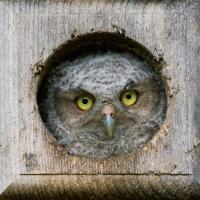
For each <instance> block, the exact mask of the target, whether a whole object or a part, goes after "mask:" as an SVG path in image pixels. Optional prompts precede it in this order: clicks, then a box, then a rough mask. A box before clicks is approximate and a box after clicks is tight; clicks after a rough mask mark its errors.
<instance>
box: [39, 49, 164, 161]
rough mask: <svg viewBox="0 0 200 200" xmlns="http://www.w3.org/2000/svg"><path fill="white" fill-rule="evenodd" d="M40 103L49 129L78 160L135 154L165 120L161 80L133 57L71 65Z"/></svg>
mask: <svg viewBox="0 0 200 200" xmlns="http://www.w3.org/2000/svg"><path fill="white" fill-rule="evenodd" d="M42 91H43V94H44V95H42V98H41V99H40V101H39V106H40V111H41V115H42V118H43V120H44V122H45V124H46V125H47V127H48V129H49V130H50V132H51V133H52V134H54V136H55V137H56V138H57V140H58V141H59V143H60V144H62V145H64V146H65V147H66V149H67V151H68V152H69V153H70V154H73V155H84V156H90V157H94V158H108V157H110V156H118V155H122V154H126V153H130V152H133V151H135V150H137V149H138V148H140V147H143V146H144V144H145V143H146V142H147V141H148V140H149V139H150V138H151V137H152V135H153V134H154V133H155V132H156V131H157V130H158V128H159V126H160V124H161V123H162V121H163V120H164V116H165V108H166V100H165V91H164V87H163V84H162V81H161V80H160V78H159V77H158V75H157V74H156V73H155V72H154V71H153V69H152V68H151V67H149V66H148V65H147V63H145V62H144V61H142V60H140V59H139V58H137V57H135V56H133V55H129V54H118V53H111V52H109V53H104V54H103V53H98V54H96V55H90V56H85V57H82V58H78V59H76V60H75V61H72V62H69V61H66V62H65V63H63V64H62V65H60V66H57V67H55V68H54V69H52V70H51V71H50V72H49V74H48V75H47V78H46V79H45V80H44V81H43V89H42Z"/></svg>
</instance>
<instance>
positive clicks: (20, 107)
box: [0, 0, 200, 199]
mask: <svg viewBox="0 0 200 200" xmlns="http://www.w3.org/2000/svg"><path fill="white" fill-rule="evenodd" d="M199 11H200V1H199V0H195V1H191V0H186V1H183V0H182V1H181V0H178V1H170V2H169V1H155V0H154V1H153V0H152V1H151V0H149V1H147V0H142V1H136V0H133V1H128V0H124V1H120V0H89V1H88V0H71V1H70V0H68V1H64V0H57V1H53V0H42V1H39V0H30V1H25V0H21V1H20V0H18V1H12V0H0V158H1V162H0V174H1V176H0V192H1V191H3V190H4V189H5V188H6V187H7V186H8V185H9V184H10V183H11V182H13V180H14V179H15V177H17V176H20V174H21V176H20V177H21V178H19V179H18V182H17V186H16V187H17V188H18V189H16V190H15V189H14V188H15V183H16V182H14V183H13V185H12V186H11V187H10V189H9V190H8V191H9V192H8V193H9V195H11V193H12V191H13V195H14V196H13V197H12V198H14V199H17V198H18V199H20V198H22V199H23V197H22V195H21V197H15V195H17V194H18V193H19V194H20V193H21V192H20V191H23V188H27V190H28V191H29V190H32V189H31V187H32V186H34V187H36V188H38V187H40V186H41V187H44V188H47V186H45V185H46V183H47V182H46V180H45V179H46V178H47V179H49V180H54V181H55V182H56V183H55V184H57V186H56V187H55V188H57V187H62V190H65V191H68V190H67V189H65V187H66V188H67V187H68V183H69V182H70V181H72V183H73V184H75V186H74V187H73V189H72V190H74V191H75V190H76V189H77V188H78V189H77V191H79V192H80V191H81V187H79V186H80V185H79V183H78V182H77V181H76V180H79V179H81V181H82V183H84V187H85V189H86V187H88V188H87V189H86V190H90V189H89V188H92V186H90V183H89V181H90V180H92V181H93V175H94V179H95V177H99V176H100V175H103V176H102V177H106V178H100V179H95V181H96V182H95V181H94V187H95V188H96V189H94V190H92V189H91V191H93V192H94V193H95V194H96V192H97V193H101V192H100V191H103V190H106V188H107V187H111V189H108V190H109V191H110V192H111V193H112V191H115V190H114V189H113V188H115V187H116V188H118V189H119V191H122V193H121V196H123V195H124V193H125V192H124V191H125V190H124V189H123V187H124V186H123V187H122V185H120V183H119V184H118V182H117V181H115V178H114V177H118V176H119V177H120V178H119V180H122V181H123V182H124V181H125V182H126V187H128V188H129V189H130V191H132V190H133V191H132V192H133V193H134V195H135V196H137V195H138V193H139V192H140V196H141V197H142V194H143V193H144V195H145V194H148V193H149V191H150V188H151V187H153V188H154V189H152V191H154V190H155V191H156V192H155V195H154V193H153V192H152V197H153V196H155V198H157V199H159V198H161V197H163V196H164V195H165V192H164V191H165V190H168V189H169V190H170V191H172V193H173V194H174V193H175V194H174V195H175V196H176V195H182V194H179V193H180V191H181V190H180V191H178V190H177V191H175V190H174V187H175V185H174V184H168V183H167V180H168V179H166V178H164V179H163V176H165V177H170V179H171V180H174V181H175V182H176V180H177V187H179V186H180V188H181V187H182V185H184V184H185V182H187V181H185V179H188V180H191V179H192V181H190V182H189V183H191V184H189V183H188V184H186V186H184V187H185V188H188V189H185V190H184V191H185V193H183V194H184V195H186V196H187V197H188V198H189V195H190V193H192V192H191V190H190V186H191V185H192V187H193V181H194V182H195V187H197V186H198V184H199V181H200V175H199V174H200V173H199V169H200V167H199V166H200V163H199V156H200V150H199V146H200V145H199V141H200V140H199V139H200V137H199V135H200V132H199V130H200V125H199V124H200V121H199V119H200V111H199V108H200V103H199V102H200V96H199V92H200V79H199V75H200V70H199V69H200V64H199V63H200V50H199V49H200V46H199V41H200V14H199V13H200V12H199ZM95 31H98V32H101V31H102V32H114V33H116V32H117V33H122V32H123V34H125V36H127V37H130V38H132V39H134V40H136V41H137V42H139V43H141V44H142V45H144V46H145V47H146V48H147V49H148V50H149V51H150V52H152V54H153V55H154V56H155V57H156V58H157V60H160V61H165V64H164V67H163V69H162V71H161V74H162V76H163V77H164V78H165V80H166V82H167V91H168V111H167V117H166V120H165V123H164V124H163V126H162V127H161V129H160V131H159V132H158V133H157V134H156V135H155V137H154V138H153V139H152V140H151V141H150V142H149V143H148V144H147V145H146V146H145V148H143V149H142V150H141V151H139V152H138V153H137V154H129V155H127V156H123V157H118V158H111V159H107V160H95V159H90V158H85V157H74V156H70V155H68V154H67V153H66V151H65V150H64V149H63V148H62V147H60V146H59V145H57V142H56V140H55V139H54V138H53V137H52V135H51V134H50V133H49V132H48V131H47V129H46V128H45V126H44V124H43V122H42V121H41V118H40V115H39V113H38V108H37V102H36V92H37V87H38V82H39V78H40V76H39V75H38V74H40V73H37V72H38V70H43V69H42V67H43V63H44V62H45V60H46V59H47V58H48V56H49V55H51V53H52V52H53V51H54V50H55V48H57V47H58V46H59V45H61V44H62V43H64V42H66V41H68V40H70V39H72V38H74V37H77V36H78V35H80V34H86V33H91V32H95ZM31 175H35V176H31ZM39 175H41V176H39ZM45 175H46V176H47V177H46V176H45ZM53 175H57V176H59V178H58V179H57V178H55V179H54V177H57V176H53ZM62 175H63V178H62ZM67 175H69V176H67ZM111 175H113V176H111ZM122 175H124V176H122ZM129 175H130V180H133V181H130V184H129V182H128V180H129ZM145 175H146V176H145ZM150 175H151V176H153V177H154V176H155V177H156V178H157V177H158V179H159V181H157V179H154V178H152V179H149V177H151V176H150ZM52 176H53V177H52ZM45 177H46V178H45ZM112 177H113V178H112ZM122 177H123V178H122ZM138 177H140V178H138ZM142 177H144V178H142ZM183 177H184V178H183ZM38 178H39V181H38ZM65 178H66V183H64V184H63V185H62V186H60V183H61V182H62V181H61V180H63V179H65ZM107 179H108V180H109V181H107ZM135 179H139V182H140V184H141V186H140V187H137V183H136V182H134V181H135ZM97 180H99V181H102V182H101V184H103V186H102V185H101V188H102V190H98V184H97V182H98V181H97ZM117 180H118V179H117ZM26 181H28V183H29V184H28V185H27V187H25V185H24V184H26ZM60 181H61V182H60ZM84 181H85V182H84ZM107 183H108V184H107ZM111 183H112V184H113V185H112V184H111ZM77 184H78V185H77ZM106 184H107V185H106ZM160 184H162V186H163V188H164V189H159V187H160ZM111 185H112V186H111ZM70 187H72V185H71V186H70ZM121 187H122V188H121ZM55 188H54V187H50V188H49V195H51V190H52V195H54V194H55V192H56V191H55V190H57V189H55ZM25 190H26V189H25ZM44 190H46V189H44ZM97 190H98V191H97ZM194 191H196V190H194ZM33 193H34V192H33ZM40 193H44V191H40V190H38V191H37V192H35V194H34V195H35V196H37V198H36V197H35V199H39V198H40ZM66 193H67V192H66ZM71 193H72V191H70V190H69V195H70V194H71ZM105 193H106V191H105ZM58 194H59V191H58ZM58 194H56V195H58ZM42 195H43V194H41V196H42ZM71 195H72V196H73V195H74V194H71ZM77 195H78V194H77ZM184 195H183V196H184ZM97 196H98V195H97ZM119 196H120V195H119ZM73 198H74V196H73ZM166 198H167V197H166ZM41 199H44V195H43V197H41ZM52 199H53V197H52ZM69 199H70V198H69ZM182 199H184V198H182ZM185 199H186V198H185Z"/></svg>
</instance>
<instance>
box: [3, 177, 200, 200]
mask: <svg viewBox="0 0 200 200" xmlns="http://www.w3.org/2000/svg"><path fill="white" fill-rule="evenodd" d="M113 183H114V184H113ZM198 190H199V187H196V185H194V184H193V183H192V179H191V177H189V176H184V175H180V176H165V175H160V176H156V175H140V176H138V175H62V176H59V175H53V176H51V175H45V176H42V175H36V176H30V175H28V176H27V175H26V176H21V177H20V178H19V179H18V180H16V181H15V182H14V183H13V184H12V185H11V186H9V188H8V189H7V190H6V191H5V192H4V193H3V194H2V196H1V198H0V199H1V200H7V199H9V200H23V199H34V200H42V199H43V200H47V199H58V200H59V199H66V200H67V199H76V200H78V199H81V200H83V199H102V200H103V199H110V200H112V199H115V200H118V199H136V200H138V199H171V200H173V199H176V200H177V199H182V200H184V199H185V200H186V199H192V197H197V195H196V194H197V191H198ZM194 195H195V196H194Z"/></svg>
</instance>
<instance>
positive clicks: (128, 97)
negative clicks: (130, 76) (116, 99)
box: [121, 90, 137, 106]
mask: <svg viewBox="0 0 200 200" xmlns="http://www.w3.org/2000/svg"><path fill="white" fill-rule="evenodd" d="M121 101H122V103H123V104H124V105H125V106H132V105H133V104H134V103H136V101H137V93H136V92H135V91H134V90H131V91H127V92H124V93H123V94H122V96H121Z"/></svg>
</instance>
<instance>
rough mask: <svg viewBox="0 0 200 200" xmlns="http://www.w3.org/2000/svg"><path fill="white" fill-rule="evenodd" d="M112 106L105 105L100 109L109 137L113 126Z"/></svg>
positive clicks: (111, 135) (110, 137) (112, 131)
mask: <svg viewBox="0 0 200 200" xmlns="http://www.w3.org/2000/svg"><path fill="white" fill-rule="evenodd" d="M114 113H115V112H114V108H113V106H112V105H106V106H105V107H104V108H103V109H102V123H103V126H104V129H105V132H106V134H107V135H108V137H109V139H112V137H113V133H114V127H115V119H114Z"/></svg>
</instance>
